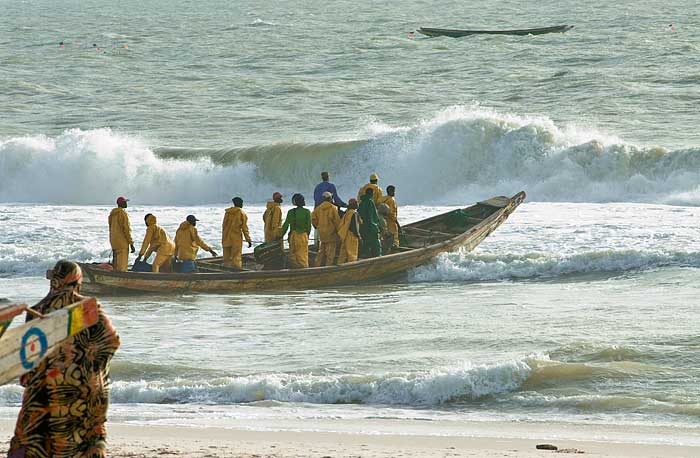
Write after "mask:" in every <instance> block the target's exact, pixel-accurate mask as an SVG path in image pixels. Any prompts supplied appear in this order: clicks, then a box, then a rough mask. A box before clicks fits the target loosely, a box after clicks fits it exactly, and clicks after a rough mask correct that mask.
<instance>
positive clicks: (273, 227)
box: [263, 192, 282, 242]
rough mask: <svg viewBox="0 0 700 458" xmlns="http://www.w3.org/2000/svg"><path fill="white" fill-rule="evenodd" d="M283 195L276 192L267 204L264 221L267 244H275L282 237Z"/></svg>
mask: <svg viewBox="0 0 700 458" xmlns="http://www.w3.org/2000/svg"><path fill="white" fill-rule="evenodd" d="M281 205H282V194H280V193H279V192H276V193H274V194H273V195H272V200H271V201H269V202H268V203H267V208H266V209H265V213H263V221H264V222H265V242H274V241H275V240H279V239H280V238H281V237H282V236H281V235H280V233H281V231H282V206H281Z"/></svg>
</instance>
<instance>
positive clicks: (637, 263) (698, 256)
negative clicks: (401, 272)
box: [409, 249, 700, 282]
mask: <svg viewBox="0 0 700 458" xmlns="http://www.w3.org/2000/svg"><path fill="white" fill-rule="evenodd" d="M668 266H674V267H696V268H698V267H700V253H697V252H690V253H689V252H683V251H664V250H655V251H644V250H633V249H628V250H601V251H588V252H584V253H576V254H570V255H566V254H557V253H539V252H538V253H523V254H504V253H499V254H497V255H496V254H472V253H465V252H462V251H456V252H452V253H444V254H441V255H440V256H438V258H437V259H436V260H435V262H434V263H432V264H430V265H425V266H422V267H418V268H416V269H414V270H412V271H411V272H410V273H409V279H410V280H411V281H422V282H433V281H490V280H507V279H527V278H532V279H540V278H555V277H561V276H566V275H582V274H619V273H621V272H629V271H639V270H649V269H658V268H662V267H668Z"/></svg>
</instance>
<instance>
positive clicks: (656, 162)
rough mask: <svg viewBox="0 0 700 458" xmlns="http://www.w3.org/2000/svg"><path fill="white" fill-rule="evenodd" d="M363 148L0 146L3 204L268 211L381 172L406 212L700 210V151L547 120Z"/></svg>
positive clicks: (114, 138) (32, 141) (372, 132)
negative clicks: (440, 207) (500, 205)
mask: <svg viewBox="0 0 700 458" xmlns="http://www.w3.org/2000/svg"><path fill="white" fill-rule="evenodd" d="M364 130H365V131H364V132H362V133H360V134H358V137H359V140H352V141H327V142H318V143H291V142H290V143H284V142H280V143H274V144H269V145H263V146H258V147H250V148H222V149H190V148H158V147H154V146H152V145H149V144H148V142H147V141H145V140H144V139H140V138H137V137H134V136H131V135H128V134H123V133H118V132H113V131H111V130H109V129H97V130H90V131H82V130H78V129H73V130H67V131H65V132H64V133H63V134H61V135H58V136H56V137H48V136H44V135H36V136H29V137H16V138H6V139H2V140H0V201H4V202H46V203H76V204H94V203H107V202H109V203H111V202H112V200H113V199H114V196H115V195H120V194H129V196H130V197H132V198H133V199H135V200H138V201H140V202H142V203H153V204H168V203H176V204H196V203H213V202H225V201H228V200H229V199H230V198H231V195H233V194H239V195H241V196H243V197H244V198H245V199H247V200H248V201H253V202H262V201H264V200H265V198H266V197H267V195H269V194H270V193H271V192H272V191H273V190H281V191H283V192H286V193H289V192H303V193H309V192H310V191H311V190H312V189H313V185H314V184H315V183H316V181H317V180H318V174H319V172H321V171H322V170H324V169H325V170H330V171H331V172H332V174H333V180H334V181H335V182H336V184H338V185H339V188H340V190H341V194H347V195H351V194H353V193H354V191H355V190H356V189H357V188H358V187H359V186H360V185H361V184H362V183H364V182H365V181H366V177H367V176H368V175H369V174H370V173H372V172H377V173H379V175H380V176H381V183H382V184H390V183H391V184H394V185H396V186H397V187H398V189H399V194H400V198H401V201H402V202H403V203H407V204H408V203H412V204H417V203H422V204H425V203H444V204H462V203H464V202H465V201H471V200H475V199H481V198H483V197H484V196H486V195H495V194H505V195H512V194H514V193H515V192H517V191H519V190H521V189H523V190H525V191H527V193H528V197H529V199H530V200H539V201H572V202H584V201H585V202H608V201H642V202H653V203H672V204H689V205H697V204H700V187H699V186H698V183H699V182H700V149H698V148H690V149H685V150H676V151H667V150H665V149H664V148H662V147H641V146H635V145H632V144H629V143H625V142H624V141H622V140H620V139H617V138H615V137H613V136H610V135H607V134H604V133H601V132H598V131H595V130H590V129H583V128H580V127H575V126H557V125H555V123H554V122H553V121H552V120H550V119H548V118H546V117H524V116H515V115H508V114H503V113H499V112H496V111H492V110H488V109H484V108H481V107H479V106H476V105H475V106H469V107H464V106H457V107H452V108H449V109H446V110H443V111H441V112H439V113H437V114H435V115H434V116H433V117H432V118H430V119H427V120H425V121H423V122H421V123H418V124H416V125H410V126H399V127H392V126H387V125H383V124H379V123H370V124H369V125H368V126H366V128H365V129H364Z"/></svg>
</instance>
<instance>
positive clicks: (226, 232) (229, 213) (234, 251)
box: [221, 197, 253, 270]
mask: <svg viewBox="0 0 700 458" xmlns="http://www.w3.org/2000/svg"><path fill="white" fill-rule="evenodd" d="M231 200H232V201H233V207H230V208H227V209H226V214H225V215H224V222H223V224H222V225H221V245H222V246H223V247H224V266H225V267H233V268H234V269H236V270H243V258H242V254H243V237H245V240H246V242H248V248H250V247H252V246H253V242H252V241H251V239H250V234H249V233H248V215H246V214H245V212H244V211H243V199H241V198H240V197H234V198H233V199H231Z"/></svg>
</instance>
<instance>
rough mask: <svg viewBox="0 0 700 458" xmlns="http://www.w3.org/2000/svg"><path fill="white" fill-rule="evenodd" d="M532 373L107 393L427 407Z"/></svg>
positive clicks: (182, 399)
mask: <svg viewBox="0 0 700 458" xmlns="http://www.w3.org/2000/svg"><path fill="white" fill-rule="evenodd" d="M530 372H531V368H530V366H529V365H528V364H527V362H526V361H525V360H516V361H508V362H504V363H500V364H494V365H489V366H487V365H481V366H475V365H471V364H466V363H465V364H464V365H463V366H462V367H452V368H445V369H436V370H432V371H429V372H422V373H410V374H409V373H405V374H393V375H392V374H388V375H385V376H369V375H338V376H317V375H301V374H300V375H290V374H266V375H255V376H250V377H226V378H220V379H215V380H183V379H178V380H172V381H138V382H114V383H113V385H112V391H111V396H112V402H115V403H172V402H179V403H190V402H211V403H216V404H235V403H245V402H253V401H262V400H267V401H270V400H272V401H282V402H305V403H316V404H339V403H356V404H381V405H384V404H396V405H410V406H422V405H426V406H428V405H438V404H442V403H446V402H450V401H452V400H455V399H465V400H466V399H478V398H480V397H483V396H488V395H493V394H497V393H504V392H510V391H515V390H517V389H518V388H519V387H520V386H521V385H522V383H523V382H524V381H525V380H526V379H527V377H528V375H529V374H530Z"/></svg>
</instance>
